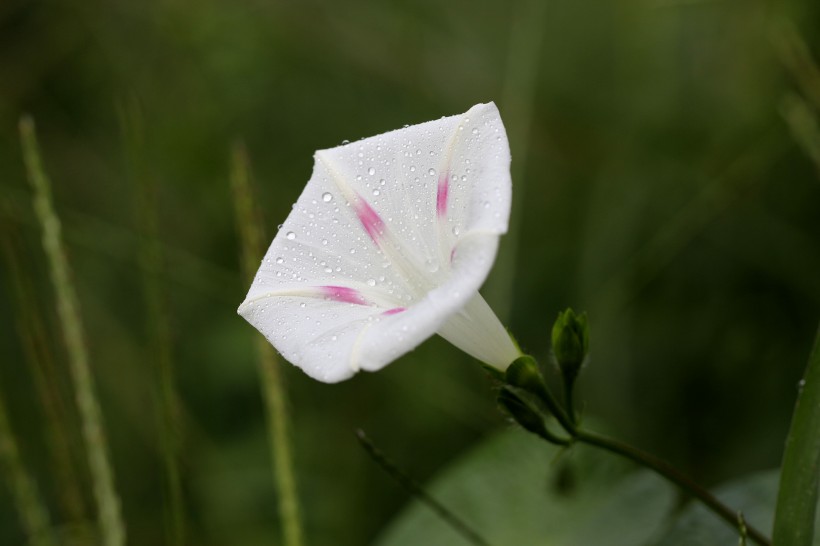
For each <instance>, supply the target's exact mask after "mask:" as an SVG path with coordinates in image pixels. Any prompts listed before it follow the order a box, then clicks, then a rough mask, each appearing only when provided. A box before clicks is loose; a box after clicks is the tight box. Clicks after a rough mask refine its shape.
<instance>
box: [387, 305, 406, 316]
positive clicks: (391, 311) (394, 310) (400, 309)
mask: <svg viewBox="0 0 820 546" xmlns="http://www.w3.org/2000/svg"><path fill="white" fill-rule="evenodd" d="M406 310H407V308H406V307H394V308H392V309H388V310H387V311H385V312H384V313H382V315H395V314H397V313H402V312H404V311H406Z"/></svg>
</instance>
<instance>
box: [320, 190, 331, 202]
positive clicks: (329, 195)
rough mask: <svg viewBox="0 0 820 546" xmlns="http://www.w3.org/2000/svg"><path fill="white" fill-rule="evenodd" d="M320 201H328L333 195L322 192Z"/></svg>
mask: <svg viewBox="0 0 820 546" xmlns="http://www.w3.org/2000/svg"><path fill="white" fill-rule="evenodd" d="M322 201H324V202H325V203H330V202H331V201H333V196H332V195H331V194H330V192H325V193H323V194H322Z"/></svg>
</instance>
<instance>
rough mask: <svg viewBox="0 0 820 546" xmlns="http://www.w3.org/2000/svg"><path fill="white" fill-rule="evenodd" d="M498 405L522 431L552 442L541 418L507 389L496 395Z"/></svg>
mask: <svg viewBox="0 0 820 546" xmlns="http://www.w3.org/2000/svg"><path fill="white" fill-rule="evenodd" d="M498 405H499V406H501V407H502V408H504V410H505V411H506V412H507V413H509V414H510V416H511V417H512V418H513V419H515V422H516V423H518V424H519V425H521V427H522V428H523V429H524V430H527V431H529V432H532V433H533V434H537V435H538V436H540V437H541V438H544V439H545V440H548V441H550V442H552V441H554V439H553V436H552V435H551V434H550V433H549V431H548V430H547V426H546V425H545V424H544V418H543V416H541V415H540V414H539V413H538V412H537V411H536V410H534V409H533V408H532V407H531V406H530V405H529V404H527V403H526V402H525V401H524V400H522V399H521V398H520V397H519V396H518V395H517V394H515V393H514V392H513V391H511V390H510V389H509V388H504V389H501V392H499V393H498Z"/></svg>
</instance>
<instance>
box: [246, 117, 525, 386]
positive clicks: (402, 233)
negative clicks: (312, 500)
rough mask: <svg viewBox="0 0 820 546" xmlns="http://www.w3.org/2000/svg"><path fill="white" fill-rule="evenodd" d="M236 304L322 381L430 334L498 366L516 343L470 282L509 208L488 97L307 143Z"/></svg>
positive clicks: (506, 171)
mask: <svg viewBox="0 0 820 546" xmlns="http://www.w3.org/2000/svg"><path fill="white" fill-rule="evenodd" d="M314 160H315V161H314V166H313V174H312V175H311V177H310V180H308V183H307V186H305V189H304V191H303V192H302V195H301V196H300V197H299V200H298V201H297V202H296V204H295V205H294V206H293V210H292V211H291V213H290V215H289V216H288V218H287V220H285V222H284V223H283V224H282V226H281V227H280V229H279V231H278V233H277V234H276V237H275V238H274V240H273V242H272V243H271V245H270V248H269V249H268V251H267V254H266V255H265V258H264V260H263V261H262V264H261V266H260V268H259V271H258V272H257V274H256V277H255V279H254V281H253V284H252V285H251V288H250V291H249V292H248V295H247V297H246V299H245V301H244V302H243V303H242V304H241V305H240V306H239V314H240V315H242V316H243V317H244V318H245V319H246V320H247V321H248V322H250V323H251V324H252V325H253V326H255V327H256V328H257V329H258V330H259V331H260V332H262V334H264V335H265V337H266V338H267V339H268V341H270V342H271V343H272V344H273V345H274V346H275V347H276V349H277V350H279V352H280V353H281V354H282V355H283V356H284V357H285V358H286V359H287V360H289V361H290V362H292V363H293V364H295V365H296V366H298V367H300V368H301V369H302V370H304V371H305V372H306V373H307V374H308V375H310V376H311V377H313V378H315V379H318V380H320V381H324V382H327V383H334V382H337V381H342V380H344V379H347V378H349V377H351V376H352V375H353V374H355V373H356V372H357V371H359V370H368V371H374V370H378V369H380V368H382V367H384V366H386V365H387V364H389V363H390V362H392V361H393V360H395V359H397V358H398V357H400V356H402V355H403V354H405V353H407V352H408V351H410V350H412V349H414V348H415V347H416V346H418V345H419V344H420V343H422V342H423V341H424V340H425V339H427V338H428V337H430V336H432V335H433V334H436V333H437V334H439V335H440V336H442V337H443V338H444V339H446V340H448V341H449V342H450V343H452V344H453V345H455V346H456V347H458V348H460V349H462V350H463V351H465V352H466V353H468V354H470V355H471V356H473V357H475V358H476V359H478V360H480V361H482V362H484V363H486V364H488V365H490V366H493V367H495V368H498V369H500V370H504V369H506V367H507V366H508V365H509V364H510V363H511V362H512V361H513V360H515V359H516V358H517V357H518V356H519V355H520V351H519V350H518V348H517V347H516V345H515V343H514V342H513V341H512V340H511V338H510V336H509V334H508V333H507V331H506V330H505V328H504V327H503V325H502V324H501V323H500V322H499V320H498V319H497V318H496V316H495V314H494V313H493V312H492V310H491V309H490V307H489V306H488V305H487V303H486V302H485V301H484V299H483V298H482V297H481V295H480V294H479V293H478V289H479V288H480V287H481V285H482V284H483V282H484V280H485V279H486V278H487V274H488V273H489V271H490V268H491V267H492V264H493V261H494V260H495V255H496V250H497V248H498V240H499V236H500V235H502V234H504V233H505V232H506V231H507V222H508V219H509V214H510V202H511V191H512V188H511V181H510V149H509V144H508V142H507V135H506V132H505V131H504V125H503V124H502V122H501V117H500V116H499V114H498V109H497V108H496V106H495V104H493V103H489V104H478V105H476V106H473V107H472V108H471V109H470V110H468V111H467V112H465V113H464V114H461V115H457V116H450V117H443V118H441V119H438V120H435V121H429V122H427V123H421V124H419V125H413V126H406V127H404V128H403V129H398V130H396V131H391V132H388V133H384V134H382V135H378V136H374V137H370V138H365V139H363V140H360V141H358V142H353V143H349V144H344V145H342V146H338V147H336V148H330V149H327V150H319V151H317V152H316V154H315V155H314Z"/></svg>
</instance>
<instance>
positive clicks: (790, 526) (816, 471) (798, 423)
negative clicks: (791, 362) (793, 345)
mask: <svg viewBox="0 0 820 546" xmlns="http://www.w3.org/2000/svg"><path fill="white" fill-rule="evenodd" d="M818 430H820V329H818V332H817V336H816V337H815V339H814V347H813V348H812V351H811V355H810V356H809V363H808V365H807V366H806V372H805V375H804V376H803V380H802V381H801V389H800V394H799V395H798V396H797V403H796V405H795V408H794V416H793V417H792V424H791V428H790V430H789V436H788V438H787V439H786V449H785V452H784V454H783V466H782V469H781V474H780V491H779V493H778V496H777V508H776V509H775V515H774V536H773V537H772V538H773V539H774V542H775V544H777V545H778V546H780V545H783V546H787V545H788V546H808V545H811V544H812V543H813V538H814V518H815V511H816V509H817V497H818V490H817V489H818V483H820V434H818Z"/></svg>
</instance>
